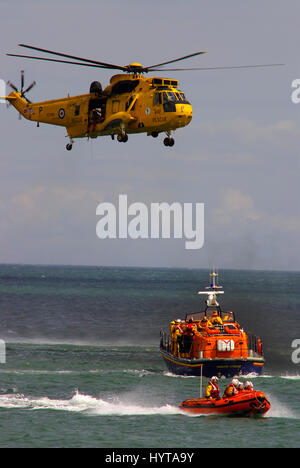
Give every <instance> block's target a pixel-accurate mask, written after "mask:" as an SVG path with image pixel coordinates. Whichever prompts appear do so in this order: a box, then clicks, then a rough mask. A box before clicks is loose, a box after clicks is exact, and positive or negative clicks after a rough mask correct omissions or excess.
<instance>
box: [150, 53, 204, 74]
mask: <svg viewBox="0 0 300 468" xmlns="http://www.w3.org/2000/svg"><path fill="white" fill-rule="evenodd" d="M202 54H206V52H195V53H194V54H189V55H185V56H184V57H180V58H177V59H173V60H169V61H168V62H162V63H157V64H156V65H150V67H145V69H146V70H152V69H153V68H156V67H162V66H163V65H168V64H169V63H174V62H179V61H180V60H186V59H188V58H190V57H195V56H196V55H202Z"/></svg>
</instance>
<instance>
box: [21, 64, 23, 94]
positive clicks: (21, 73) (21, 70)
mask: <svg viewBox="0 0 300 468" xmlns="http://www.w3.org/2000/svg"><path fill="white" fill-rule="evenodd" d="M23 88H24V70H21V93H22V92H23Z"/></svg>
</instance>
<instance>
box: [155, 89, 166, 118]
mask: <svg viewBox="0 0 300 468" xmlns="http://www.w3.org/2000/svg"><path fill="white" fill-rule="evenodd" d="M163 95H164V93H162V92H159V91H156V92H155V93H154V97H153V114H154V115H153V117H152V123H153V124H154V125H157V124H161V123H164V122H166V121H167V118H166V116H165V110H164V103H163V100H164V98H163Z"/></svg>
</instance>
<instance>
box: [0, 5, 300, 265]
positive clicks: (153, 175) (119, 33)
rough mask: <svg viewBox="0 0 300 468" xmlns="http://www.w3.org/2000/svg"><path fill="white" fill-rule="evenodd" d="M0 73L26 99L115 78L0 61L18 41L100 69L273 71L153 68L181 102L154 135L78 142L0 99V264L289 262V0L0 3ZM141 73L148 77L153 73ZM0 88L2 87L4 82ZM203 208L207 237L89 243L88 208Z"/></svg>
mask: <svg viewBox="0 0 300 468" xmlns="http://www.w3.org/2000/svg"><path fill="white" fill-rule="evenodd" d="M0 7H1V15H0V26H1V27H0V39H1V41H0V44H1V53H0V79H2V80H5V81H7V80H11V81H12V82H13V83H15V84H17V85H18V86H19V82H20V70H22V69H24V70H25V80H26V83H27V84H30V83H31V82H32V81H33V80H35V81H36V82H37V85H36V87H35V88H34V89H33V90H32V91H31V92H30V98H31V100H32V101H43V100H47V99H55V98H59V97H65V96H67V95H68V94H70V95H77V94H84V93H86V92H88V90H89V86H90V83H91V82H92V81H95V80H98V81H100V82H101V83H102V86H103V87H105V86H106V85H107V84H108V83H109V79H110V77H111V75H112V74H113V73H111V72H110V71H106V70H101V69H99V70H97V69H92V68H86V69H85V68H84V67H76V66H70V65H63V64H55V63H50V62H41V61H31V60H25V59H20V58H13V57H8V56H6V53H21V54H22V53H24V51H25V49H21V48H20V47H18V44H19V43H25V44H31V45H35V46H37V47H42V48H47V49H52V50H56V51H62V52H65V53H69V54H72V55H77V56H81V57H87V58H91V59H95V60H100V61H104V62H110V63H116V64H120V65H126V64H128V63H131V62H139V63H142V64H143V65H151V64H154V63H158V62H162V61H165V60H169V59H173V58H176V57H180V56H183V55H187V54H189V53H193V52H196V51H200V50H205V51H207V54H205V55H202V56H198V57H194V58H191V59H189V60H188V61H186V62H181V63H180V66H181V65H184V66H187V67H214V66H233V65H236V66H238V65H251V64H262V63H284V64H285V66H283V67H274V68H254V69H239V70H211V71H184V72H176V73H175V72H173V73H171V72H165V73H163V74H162V73H159V74H158V75H159V76H161V75H163V76H165V77H171V78H174V79H178V80H179V83H180V85H179V86H180V89H182V90H183V91H184V92H185V94H186V96H187V98H188V99H189V101H190V102H191V104H192V106H193V119H192V122H191V123H190V125H189V126H188V127H186V128H184V129H180V130H178V131H176V132H175V133H174V138H175V146H173V147H172V148H169V147H165V146H164V145H163V143H162V140H163V137H162V136H159V138H157V139H154V138H152V137H147V136H146V135H145V134H142V135H130V136H129V141H128V142H127V143H126V144H123V143H122V144H120V143H118V142H117V141H112V140H111V139H110V138H109V137H104V138H98V139H96V140H93V141H91V140H89V141H87V140H86V139H82V140H76V141H75V143H74V146H73V149H72V151H70V152H69V151H66V149H65V145H66V143H67V142H68V140H67V139H66V138H65V134H66V131H65V129H63V128H60V127H54V126H49V125H43V124H41V125H40V127H39V128H37V127H36V124H35V123H32V122H29V121H26V120H25V119H22V120H19V119H18V113H17V112H16V111H15V109H13V108H12V107H10V108H9V109H7V108H6V105H4V104H0V122H1V130H0V135H1V142H0V263H25V264H26V263H27V264H68V265H99V266H146V267H148V266H149V267H180V268H181V267H182V268H208V267H212V266H216V267H218V268H236V269H240V268H241V269H266V270H299V269H300V208H299V205H300V203H299V202H300V189H299V185H300V184H299V182H300V164H299V142H300V103H299V104H298V105H296V104H294V103H293V102H292V100H291V94H292V82H293V80H295V79H297V78H300V61H299V47H298V46H299V35H300V33H299V17H300V4H299V2H298V1H296V0H287V1H286V0H285V1H281V0H253V1H252V2H241V1H240V0H228V1H226V2H225V1H224V0H210V1H201V0H197V1H196V0H187V1H186V2H182V1H178V0H160V1H159V2H158V1H157V2H156V1H152V2H149V1H144V0H139V1H136V0H130V1H129V0H127V1H126V0H110V1H105V0H98V1H96V0H86V1H85V2H83V1H77V0H75V1H71V0H60V1H58V0H52V1H51V2H50V1H34V0H27V1H26V2H23V1H16V0H11V1H6V0H0ZM153 76H154V75H153ZM7 91H9V89H8V88H7ZM120 194H126V195H127V197H128V203H129V204H132V203H136V202H140V203H144V204H145V205H146V206H148V207H149V206H150V205H151V203H155V202H156V203H157V202H167V203H172V202H178V203H181V204H184V203H193V204H196V203H204V207H205V208H204V213H205V239H204V245H203V247H202V248H201V249H197V250H187V249H186V248H185V239H135V240H134V239H130V238H128V239H99V238H98V237H97V235H96V225H97V221H98V217H97V216H96V209H97V206H98V204H99V203H103V202H107V203H112V204H114V205H115V206H117V204H118V197H119V195H120Z"/></svg>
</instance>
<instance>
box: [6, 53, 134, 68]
mask: <svg viewBox="0 0 300 468" xmlns="http://www.w3.org/2000/svg"><path fill="white" fill-rule="evenodd" d="M6 55H9V56H10V57H21V58H29V59H34V60H45V61H46V62H58V63H68V64H70V65H81V66H82V67H94V68H104V69H106V70H111V68H110V67H106V66H104V65H94V64H93V63H81V62H73V61H72V62H71V61H68V60H59V59H50V58H46V57H35V56H33V55H19V54H6ZM114 70H115V69H114ZM120 70H123V71H125V70H126V69H125V67H122V68H121V67H120Z"/></svg>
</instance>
